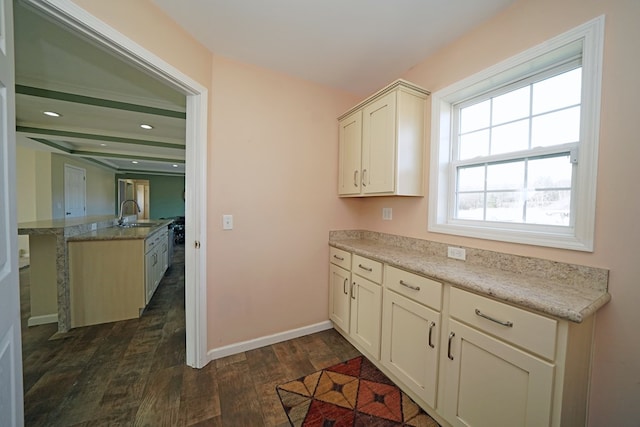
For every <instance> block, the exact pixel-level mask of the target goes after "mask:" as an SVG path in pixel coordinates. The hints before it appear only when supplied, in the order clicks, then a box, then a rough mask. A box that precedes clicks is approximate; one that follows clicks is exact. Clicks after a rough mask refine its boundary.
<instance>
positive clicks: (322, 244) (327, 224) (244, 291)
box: [207, 56, 359, 348]
mask: <svg viewBox="0 0 640 427" xmlns="http://www.w3.org/2000/svg"><path fill="white" fill-rule="evenodd" d="M212 88H213V115H212V128H213V141H214V143H213V147H212V150H211V154H210V158H209V170H210V171H211V177H210V198H209V218H210V222H209V224H210V225H209V236H208V241H209V242H210V246H209V247H210V250H209V252H208V257H209V263H208V268H209V269H208V275H209V289H208V295H207V297H208V309H209V322H208V323H209V325H210V326H211V325H213V327H212V328H211V327H210V329H209V346H210V347H213V348H217V347H220V346H223V345H227V344H233V343H237V342H239V341H244V340H248V339H252V338H257V337H261V336H265V335H269V334H273V333H277V332H282V331H287V330H290V329H294V328H298V327H302V326H307V325H311V324H314V323H318V322H322V321H325V320H327V317H328V292H327V283H328V280H329V279H328V269H327V259H328V258H327V257H328V248H327V239H328V233H329V230H331V229H335V228H350V227H355V226H356V225H357V221H356V218H357V214H358V207H359V204H358V203H357V201H356V202H355V203H354V201H344V200H341V199H339V198H338V197H337V186H338V184H337V176H338V172H337V160H338V146H337V140H336V138H337V134H338V125H337V122H336V117H337V116H338V115H340V114H341V113H342V112H344V111H345V110H347V109H348V108H349V107H350V106H352V105H354V104H355V103H356V102H357V99H356V98H354V97H353V96H350V95H345V94H341V93H339V92H337V91H333V90H329V89H327V88H324V87H320V86H318V85H315V84H311V83H308V82H305V81H301V80H296V79H293V78H290V77H286V76H284V75H282V74H278V73H275V72H271V71H268V70H265V69H261V68H257V67H254V66H249V65H244V64H241V63H237V62H233V61H230V60H227V59H224V58H221V57H217V56H216V57H214V64H213V84H212ZM223 214H233V215H234V230H232V231H223V230H222V215H223ZM216 326H220V327H216Z"/></svg>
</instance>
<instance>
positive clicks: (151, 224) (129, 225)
mask: <svg viewBox="0 0 640 427" xmlns="http://www.w3.org/2000/svg"><path fill="white" fill-rule="evenodd" d="M158 225H160V224H159V223H157V222H129V223H126V224H122V225H117V227H120V228H136V227H157V226H158Z"/></svg>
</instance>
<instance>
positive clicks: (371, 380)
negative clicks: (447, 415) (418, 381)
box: [276, 356, 438, 427]
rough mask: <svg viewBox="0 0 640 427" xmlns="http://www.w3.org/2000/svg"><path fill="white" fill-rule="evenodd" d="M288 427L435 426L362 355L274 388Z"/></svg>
mask: <svg viewBox="0 0 640 427" xmlns="http://www.w3.org/2000/svg"><path fill="white" fill-rule="evenodd" d="M276 390H277V392H278V396H279V397H280V401H281V402H282V406H283V407H284V410H285V412H286V413H287V416H288V417H289V421H290V422H291V425H292V426H294V427H298V426H323V427H324V426H334V427H338V426H376V427H377V426H380V427H386V426H425V427H438V423H436V422H435V421H434V420H433V418H431V417H430V416H429V415H427V414H426V413H425V412H424V411H423V410H422V409H421V408H420V407H419V406H418V405H416V404H415V403H414V402H413V400H411V399H410V398H409V397H408V396H407V395H406V394H404V393H403V392H402V391H401V390H400V389H399V388H398V387H396V385H395V384H393V382H391V380H389V378H387V377H386V375H384V374H383V373H382V372H380V370H378V368H376V367H375V366H374V365H373V364H372V363H371V362H369V360H367V358H366V357H364V356H359V357H356V358H354V359H351V360H348V361H346V362H344V363H340V364H338V365H335V366H331V367H330V368H326V369H323V370H321V371H318V372H314V373H313V374H310V375H307V376H306V377H302V378H298V379H297V380H294V381H290V382H288V383H286V384H282V385H279V386H278V387H276Z"/></svg>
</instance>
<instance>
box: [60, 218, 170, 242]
mask: <svg viewBox="0 0 640 427" xmlns="http://www.w3.org/2000/svg"><path fill="white" fill-rule="evenodd" d="M135 222H137V223H146V224H154V226H153V227H130V228H122V227H117V226H114V227H106V228H99V229H98V230H94V231H90V232H88V233H83V234H78V235H76V236H73V237H70V238H69V239H68V241H69V242H78V241H89V240H133V239H146V238H147V237H149V236H150V235H152V234H154V233H155V232H157V231H160V230H161V229H163V228H166V227H168V226H169V224H171V223H172V222H173V220H143V219H140V220H136V221H135ZM156 224H157V225H156Z"/></svg>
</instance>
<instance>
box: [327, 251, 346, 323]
mask: <svg viewBox="0 0 640 427" xmlns="http://www.w3.org/2000/svg"><path fill="white" fill-rule="evenodd" d="M350 290H351V272H349V271H347V270H345V269H344V268H342V267H338V266H337V265H334V264H330V265H329V318H330V319H331V320H332V321H333V323H334V324H335V325H336V326H337V327H339V328H340V329H342V330H343V331H345V332H347V333H349V322H350V320H351V298H350Z"/></svg>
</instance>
